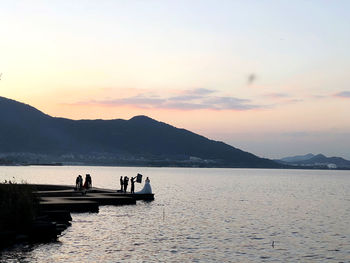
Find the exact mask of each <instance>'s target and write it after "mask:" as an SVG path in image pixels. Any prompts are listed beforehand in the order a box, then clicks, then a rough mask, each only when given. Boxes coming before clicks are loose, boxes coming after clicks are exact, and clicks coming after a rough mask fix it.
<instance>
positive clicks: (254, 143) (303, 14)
mask: <svg viewBox="0 0 350 263" xmlns="http://www.w3.org/2000/svg"><path fill="white" fill-rule="evenodd" d="M348 10H350V1H341V0H340V1H326V0H317V1H306V0H304V1H298V0H296V1H287V0H285V1H284V0H280V1H272V0H271V1H264V0H259V1H254V0H249V1H243V0H242V1H238V0H237V1H234V0H230V1H224V0H222V1H220V0H219V1H218V0H216V1H206V0H201V1H195V0H193V1H191V0H186V1H182V0H177V1H167V0H158V1H153V0H134V1H133V0H115V1H106V0H98V1H97V0H96V1H88V0H84V1H83V0H81V1H79V0H75V1H65V0H60V1H55V0H50V1H16V0H13V1H1V0H0V33H1V38H0V74H1V75H0V76H1V80H0V96H3V97H6V98H11V99H14V100H17V101H20V102H24V103H27V104H30V105H32V106H33V107H36V108H38V109H39V110H41V111H43V112H45V113H47V114H49V115H51V116H55V117H65V118H71V119H119V118H121V119H130V118H131V117H133V116H135V115H147V116H149V117H151V118H154V119H156V120H158V121H162V122H165V123H168V124H171V125H173V126H175V127H178V128H185V129H187V130H191V131H193V132H195V133H199V134H201V135H203V136H206V137H208V138H210V139H214V140H218V141H224V142H225V143H228V144H230V145H232V146H234V147H237V148H240V149H242V150H245V151H248V152H252V153H254V154H256V155H258V156H261V157H267V158H281V157H285V156H292V155H299V154H307V153H310V152H311V153H314V154H317V153H323V154H325V155H327V156H341V157H344V158H347V159H350V138H349V137H350V136H349V135H350V119H349V113H350V77H349V73H350V51H349V47H350V31H349V25H350V16H349V15H348Z"/></svg>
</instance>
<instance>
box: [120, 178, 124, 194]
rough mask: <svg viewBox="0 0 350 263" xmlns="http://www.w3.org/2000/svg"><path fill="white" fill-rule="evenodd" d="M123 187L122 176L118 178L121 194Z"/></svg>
mask: <svg viewBox="0 0 350 263" xmlns="http://www.w3.org/2000/svg"><path fill="white" fill-rule="evenodd" d="M123 186H124V181H123V176H120V191H122V192H123V189H124V188H123Z"/></svg>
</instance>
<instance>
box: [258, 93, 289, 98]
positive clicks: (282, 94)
mask: <svg viewBox="0 0 350 263" xmlns="http://www.w3.org/2000/svg"><path fill="white" fill-rule="evenodd" d="M264 96H265V97H268V98H273V99H280V98H290V97H291V95H289V94H287V93H279V92H273V93H266V94H265V95H264Z"/></svg>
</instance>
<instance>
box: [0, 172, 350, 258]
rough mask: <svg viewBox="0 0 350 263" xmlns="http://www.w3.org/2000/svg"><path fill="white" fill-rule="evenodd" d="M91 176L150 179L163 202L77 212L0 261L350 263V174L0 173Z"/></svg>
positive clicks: (44, 180)
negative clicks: (48, 239) (45, 239)
mask: <svg viewBox="0 0 350 263" xmlns="http://www.w3.org/2000/svg"><path fill="white" fill-rule="evenodd" d="M86 173H90V174H91V176H92V180H93V185H94V186H96V187H103V188H111V189H119V188H120V186H119V177H120V176H124V175H127V176H129V177H131V176H135V175H136V173H142V174H143V175H144V177H146V176H148V177H149V178H150V180H151V185H152V190H153V192H154V193H155V201H153V202H143V201H138V202H137V205H134V206H121V207H113V206H102V207H100V211H99V213H98V214H94V213H91V214H90V213H82V214H79V213H72V218H73V221H72V226H71V227H69V228H68V229H67V230H66V231H65V232H64V233H63V235H62V236H60V237H59V239H58V241H57V242H52V243H46V244H34V245H28V244H27V245H26V244H23V245H18V246H15V247H14V248H11V249H8V250H5V251H3V252H2V253H1V260H0V262H79V263H80V262H350V171H333V170H269V169H205V168H198V169H197V168H145V167H96V166H62V167H53V166H47V167H44V166H27V167H20V166H19V167H0V181H4V180H9V179H10V180H13V177H14V178H15V180H16V181H17V182H21V181H22V180H25V181H27V182H28V183H41V184H66V185H73V184H75V178H76V176H77V175H78V174H82V175H83V177H85V174H86ZM142 186H143V184H142V185H141V184H136V191H138V190H140V189H141V188H142ZM272 243H273V244H274V246H272Z"/></svg>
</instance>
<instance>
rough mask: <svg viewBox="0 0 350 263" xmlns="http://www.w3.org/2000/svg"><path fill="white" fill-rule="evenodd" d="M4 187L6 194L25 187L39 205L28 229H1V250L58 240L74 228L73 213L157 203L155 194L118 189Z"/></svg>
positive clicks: (12, 185)
mask: <svg viewBox="0 0 350 263" xmlns="http://www.w3.org/2000/svg"><path fill="white" fill-rule="evenodd" d="M1 186H2V190H5V191H6V190H8V189H9V188H13V187H15V188H16V187H17V188H19V187H23V186H25V187H26V188H27V189H30V190H31V194H32V198H33V200H34V201H35V202H34V203H35V204H36V205H34V203H33V207H32V208H31V209H29V210H31V211H30V212H32V213H33V218H32V221H31V222H30V223H28V224H27V225H26V227H21V228H19V227H18V226H13V227H11V228H8V229H6V228H3V229H0V250H1V249H4V248H7V247H11V246H12V245H15V244H19V243H23V242H50V241H53V240H57V238H58V236H59V235H61V233H62V232H63V231H64V230H66V229H67V228H68V227H69V226H71V221H72V216H71V213H98V212H99V206H103V205H114V206H122V205H136V201H137V200H143V201H153V200H154V194H131V193H118V192H117V191H116V190H110V189H102V188H95V187H93V188H91V189H84V190H75V189H74V186H71V185H52V184H17V183H14V184H4V183H2V184H1ZM8 198H10V197H8ZM9 201H10V200H8V202H9ZM15 212H16V214H17V217H22V215H21V213H23V211H22V210H18V209H17V210H16V211H15ZM11 220H12V219H10V221H11Z"/></svg>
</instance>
